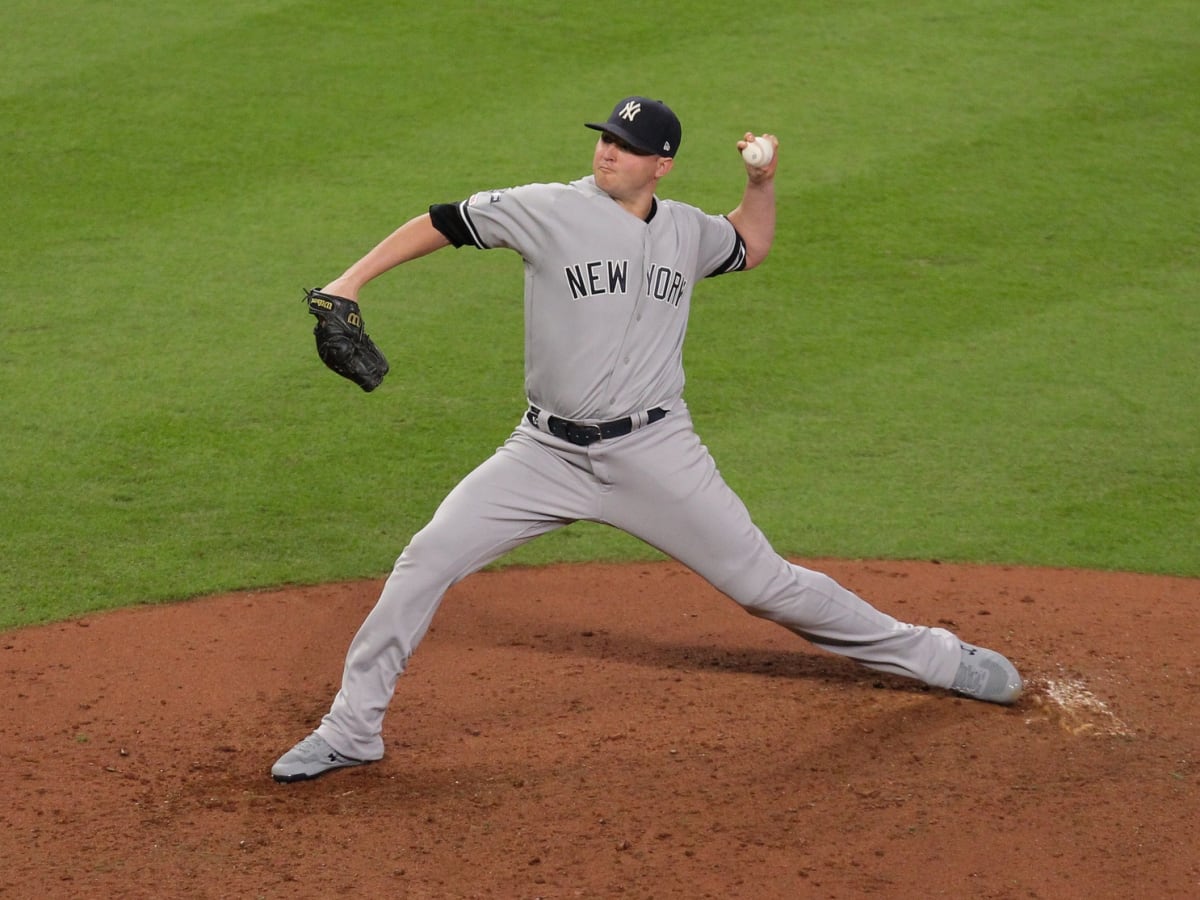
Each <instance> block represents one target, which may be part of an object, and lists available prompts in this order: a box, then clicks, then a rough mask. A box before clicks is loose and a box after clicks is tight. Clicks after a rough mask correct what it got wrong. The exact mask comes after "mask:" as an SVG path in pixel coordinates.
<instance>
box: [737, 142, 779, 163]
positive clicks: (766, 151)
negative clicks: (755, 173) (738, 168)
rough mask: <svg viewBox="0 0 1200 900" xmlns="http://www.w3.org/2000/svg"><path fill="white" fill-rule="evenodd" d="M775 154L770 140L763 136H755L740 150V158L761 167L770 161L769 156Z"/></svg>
mask: <svg viewBox="0 0 1200 900" xmlns="http://www.w3.org/2000/svg"><path fill="white" fill-rule="evenodd" d="M774 155H775V148H774V146H772V144H771V141H770V140H769V139H767V138H765V137H756V138H755V139H754V140H752V141H751V142H750V143H748V144H747V145H746V147H745V149H744V150H742V159H744V160H745V161H746V163H747V164H748V165H751V166H757V167H759V168H762V167H763V166H765V165H767V164H768V163H770V162H771V157H772V156H774Z"/></svg>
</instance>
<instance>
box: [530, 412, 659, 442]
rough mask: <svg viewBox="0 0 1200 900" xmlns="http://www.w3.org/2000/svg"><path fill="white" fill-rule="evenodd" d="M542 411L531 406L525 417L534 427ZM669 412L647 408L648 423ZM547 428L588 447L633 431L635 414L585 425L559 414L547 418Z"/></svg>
mask: <svg viewBox="0 0 1200 900" xmlns="http://www.w3.org/2000/svg"><path fill="white" fill-rule="evenodd" d="M541 414H542V411H541V410H540V409H538V408H537V407H536V406H531V407H529V412H527V413H525V418H526V419H528V420H529V424H530V425H532V426H533V427H534V428H537V427H538V418H539V417H540V416H541ZM666 414H667V411H666V410H665V409H663V408H662V407H659V406H656V407H655V408H654V409H648V410H646V424H647V425H649V424H651V423H652V422H657V421H658V420H659V419H661V418H663V417H664V416H665V415H666ZM546 430H547V431H549V432H550V433H551V434H552V435H554V436H555V437H560V438H562V439H563V440H564V441H570V442H571V443H572V444H577V445H578V446H580V447H586V446H587V445H588V444H594V443H596V441H601V440H607V439H609V438H615V437H621V436H622V435H626V434H629V432H631V431H633V416H626V417H625V418H624V419H616V420H614V421H612V422H600V423H599V424H597V425H585V424H583V423H582V422H568V421H567V420H566V419H560V418H559V417H558V416H550V417H549V418H548V419H546Z"/></svg>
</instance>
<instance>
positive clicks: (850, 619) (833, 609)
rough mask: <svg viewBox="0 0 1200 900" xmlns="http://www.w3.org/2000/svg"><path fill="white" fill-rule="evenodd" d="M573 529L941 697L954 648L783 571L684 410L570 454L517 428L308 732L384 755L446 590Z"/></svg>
mask: <svg viewBox="0 0 1200 900" xmlns="http://www.w3.org/2000/svg"><path fill="white" fill-rule="evenodd" d="M576 521H595V522H603V523H607V524H609V525H612V526H614V527H616V528H620V529H622V530H623V531H626V532H628V533H630V534H632V535H634V536H635V537H638V538H640V539H641V540H643V541H645V542H646V543H648V544H650V545H651V546H653V547H656V548H657V549H659V550H661V551H662V552H663V553H666V554H667V555H669V556H671V557H673V558H675V559H676V560H678V561H679V562H681V563H683V564H684V565H686V566H688V567H689V568H691V569H692V570H693V571H695V572H696V573H697V574H699V575H700V576H702V577H703V578H705V579H706V580H707V581H708V582H709V583H711V584H712V585H713V586H714V587H715V588H717V589H718V590H719V591H721V592H722V593H724V594H726V595H727V596H728V597H730V598H731V599H733V600H734V601H736V602H737V603H738V604H740V605H741V606H742V607H744V608H745V609H746V611H747V612H750V613H752V614H753V615H756V616H760V617H762V618H764V619H767V620H769V621H772V622H776V623H778V624H779V625H782V626H783V627H785V628H787V629H789V630H791V631H793V632H794V633H796V634H797V635H799V636H800V637H802V638H804V639H806V640H808V641H810V642H811V643H812V644H814V645H816V646H817V647H820V648H822V649H824V650H828V651H830V652H833V653H836V654H840V655H842V656H846V657H849V658H850V659H853V660H855V661H857V662H859V663H861V664H863V665H865V666H868V667H870V668H872V669H878V670H880V671H883V672H890V673H895V674H900V675H906V676H909V677H912V678H916V679H918V680H920V681H923V682H925V683H927V684H930V685H933V686H935V687H949V686H950V684H951V682H952V681H953V679H954V676H955V673H956V672H957V669H958V663H959V645H958V640H957V638H956V637H955V636H954V635H953V634H952V633H950V632H949V631H947V630H945V629H942V628H928V627H925V626H917V625H909V624H905V623H903V622H899V621H897V620H896V619H894V618H892V617H891V616H889V615H887V614H886V613H883V612H881V611H879V610H877V609H875V608H874V607H873V606H871V605H870V604H868V603H867V602H866V601H864V600H862V599H860V598H859V597H858V596H856V595H855V594H853V593H852V592H851V591H849V590H847V589H845V588H844V587H842V586H840V585H839V584H838V583H837V582H835V581H834V580H833V579H832V578H830V577H829V576H827V575H824V574H822V573H820V572H815V571H812V570H810V569H805V568H803V567H801V566H797V565H794V564H792V563H789V562H788V561H787V560H785V559H784V558H783V557H781V556H780V555H779V554H778V553H776V552H775V550H774V549H773V548H772V547H771V545H770V543H769V542H768V540H767V538H766V537H765V536H764V535H763V533H762V532H761V531H760V530H759V529H758V528H757V527H756V526H755V525H754V523H753V522H752V521H751V518H750V514H749V512H748V511H747V510H746V507H745V505H744V504H743V503H742V501H741V500H740V499H739V498H738V496H737V495H736V494H735V493H734V492H733V490H732V489H731V488H730V487H729V486H728V485H727V484H726V483H725V481H724V479H723V478H722V477H721V474H720V472H719V471H718V470H717V467H716V464H715V462H714V461H713V458H712V456H711V455H710V454H709V452H708V450H707V448H706V447H705V446H704V445H703V444H702V443H701V442H700V438H699V436H698V435H697V434H696V432H695V430H694V428H693V425H692V419H691V416H690V414H689V413H688V411H687V406H686V404H684V403H683V402H682V401H680V402H678V403H676V404H675V405H674V406H673V407H672V408H671V411H670V413H669V414H668V415H667V416H666V418H664V419H663V420H662V421H659V422H656V423H653V424H651V425H647V426H645V427H643V428H640V429H637V430H635V431H633V432H632V433H631V434H628V435H626V436H624V437H619V438H615V439H612V440H603V441H599V442H597V443H594V444H591V445H589V446H586V447H581V446H576V445H574V444H570V443H568V442H566V441H564V440H561V439H559V438H557V437H554V436H552V435H549V434H546V433H544V432H542V431H539V430H538V429H537V428H536V427H534V426H533V425H531V424H530V423H529V422H528V421H526V420H524V419H522V422H521V424H520V425H519V426H518V427H517V429H516V430H515V431H514V432H513V433H512V435H511V436H510V437H509V438H508V440H507V441H506V442H505V443H504V445H503V446H501V447H500V448H499V449H498V450H497V451H496V453H495V454H494V455H493V456H492V457H491V458H489V459H488V460H486V461H485V462H484V463H482V464H481V465H480V466H479V467H477V468H476V469H475V470H474V471H473V472H471V473H470V474H469V475H468V476H467V477H466V478H464V479H463V480H462V481H461V482H459V484H458V485H457V486H456V487H455V488H454V489H453V490H452V491H451V492H450V493H449V494H448V495H447V496H446V498H445V499H444V500H443V501H442V503H441V505H440V506H439V507H438V509H437V511H436V512H435V513H434V516H433V518H432V519H431V520H430V522H429V523H428V524H427V525H426V526H425V527H424V528H423V529H422V530H421V531H419V532H418V533H417V534H416V535H414V536H413V538H412V540H411V542H410V543H409V545H408V546H407V547H406V548H405V550H404V552H403V553H402V554H401V555H400V558H399V559H398V560H397V561H396V565H395V568H394V569H393V570H392V573H391V575H390V576H389V577H388V579H387V582H386V583H385V585H384V587H383V591H382V593H381V594H380V597H379V600H378V602H377V603H376V605H375V607H374V609H372V611H371V612H370V614H369V615H368V616H367V618H366V619H365V620H364V621H363V624H362V626H361V627H360V628H359V630H358V633H357V634H356V635H355V637H354V639H353V641H352V642H351V644H350V648H349V651H348V653H347V656H346V664H345V669H344V671H343V675H342V685H341V689H340V690H339V691H338V694H337V696H336V698H335V699H334V702H333V705H332V707H331V708H330V711H329V713H328V714H327V715H326V716H325V717H324V719H323V720H322V722H321V724H320V726H319V727H318V729H317V731H318V733H320V735H321V736H322V737H324V738H325V740H326V741H328V742H329V744H330V746H332V747H333V748H334V749H335V750H337V751H338V752H339V753H342V754H344V755H346V756H349V757H352V758H354V759H363V760H373V759H379V758H381V757H382V756H383V749H384V748H383V739H382V736H381V732H382V728H383V718H384V713H385V712H386V710H387V707H388V704H389V703H390V702H391V699H392V694H393V692H394V691H395V687H396V681H397V679H398V678H399V676H400V675H401V674H402V673H403V672H404V669H405V667H406V665H407V664H408V660H409V658H410V657H411V656H412V653H413V651H414V650H415V649H416V647H417V645H418V644H419V643H420V641H421V639H422V638H423V637H424V636H425V633H426V632H427V631H428V629H429V625H430V622H431V621H432V619H433V616H434V613H435V612H436V611H437V608H438V605H439V603H440V602H441V599H442V597H443V596H444V594H445V593H446V591H447V590H448V589H449V588H450V587H451V586H452V585H454V584H455V583H457V582H458V581H460V580H461V579H463V578H465V577H466V576H467V575H470V574H471V573H473V572H475V571H477V570H479V569H480V568H482V567H483V566H486V565H487V564H488V563H490V562H492V561H494V560H496V559H498V558H499V557H500V556H502V555H503V554H505V553H507V552H509V551H510V550H513V549H514V548H516V547H518V546H520V545H522V544H524V543H526V542H528V541H530V540H532V539H533V538H536V537H538V536H539V535H543V534H546V533H548V532H551V531H553V530H555V529H557V528H561V527H563V526H565V525H569V524H571V523H572V522H576Z"/></svg>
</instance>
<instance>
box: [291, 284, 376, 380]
mask: <svg viewBox="0 0 1200 900" xmlns="http://www.w3.org/2000/svg"><path fill="white" fill-rule="evenodd" d="M304 300H305V302H307V303H308V311H309V312H310V313H312V314H313V315H314V316H316V317H317V324H316V327H315V328H313V334H314V335H315V336H316V338H317V355H318V356H320V357H321V362H323V363H325V365H327V366H328V367H329V368H331V369H333V371H335V372H337V373H338V374H339V375H341V376H342V377H343V378H349V379H350V380H351V381H353V382H354V383H355V384H357V385H358V386H359V387H360V388H362V389H363V390H364V391H373V390H375V388H377V387H379V384H380V382H381V381H383V376H384V375H386V374H387V373H388V361H387V359H386V358H385V357H384V355H383V353H382V352H380V350H379V348H378V347H376V346H375V342H374V341H373V340H371V336H370V335H369V334H367V332H366V331H365V330H364V328H363V320H362V314H361V313H360V312H359V310H358V304H357V303H355V302H354V301H353V300H347V299H346V298H345V297H338V296H337V295H336V294H326V293H325V292H324V291H319V290H317V289H316V288H313V289H312V290H310V291H308V292H307V293H306V294H305V295H304Z"/></svg>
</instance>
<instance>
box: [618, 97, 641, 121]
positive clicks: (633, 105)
mask: <svg viewBox="0 0 1200 900" xmlns="http://www.w3.org/2000/svg"><path fill="white" fill-rule="evenodd" d="M641 111H642V104H640V103H638V102H637V101H636V100H630V101H629V102H628V103H626V104H625V106H624V107H622V109H621V112H620V116H621V118H622V119H626V120H628V121H630V122H632V121H633V120H634V119H636V118H637V114H638V113H640V112H641Z"/></svg>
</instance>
